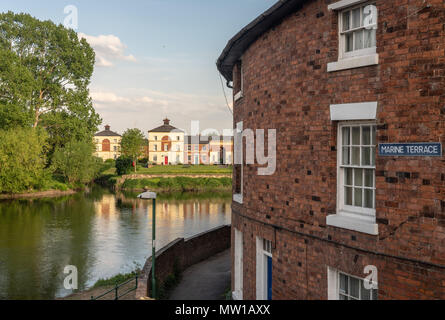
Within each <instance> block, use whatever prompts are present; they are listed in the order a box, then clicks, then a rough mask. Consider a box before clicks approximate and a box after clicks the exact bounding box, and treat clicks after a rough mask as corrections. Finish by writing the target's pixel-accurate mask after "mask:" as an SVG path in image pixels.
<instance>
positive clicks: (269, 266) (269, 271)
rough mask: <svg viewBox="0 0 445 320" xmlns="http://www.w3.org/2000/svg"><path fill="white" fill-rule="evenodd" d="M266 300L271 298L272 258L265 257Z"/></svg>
mask: <svg viewBox="0 0 445 320" xmlns="http://www.w3.org/2000/svg"><path fill="white" fill-rule="evenodd" d="M267 300H272V258H271V257H267Z"/></svg>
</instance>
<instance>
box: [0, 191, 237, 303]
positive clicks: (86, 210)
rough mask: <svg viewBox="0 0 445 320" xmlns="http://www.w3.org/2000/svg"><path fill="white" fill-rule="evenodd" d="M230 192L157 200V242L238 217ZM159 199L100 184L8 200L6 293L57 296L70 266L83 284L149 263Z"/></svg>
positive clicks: (3, 220)
mask: <svg viewBox="0 0 445 320" xmlns="http://www.w3.org/2000/svg"><path fill="white" fill-rule="evenodd" d="M230 205H231V199H230V196H229V195H215V194H210V195H205V194H204V195H193V194H192V195H190V194H179V195H171V196H162V195H161V196H160V198H159V199H158V200H157V211H156V218H157V223H156V227H157V228H156V231H157V249H160V248H161V247H163V246H165V245H166V244H168V243H169V242H171V241H173V240H175V239H177V238H182V237H185V238H187V237H190V236H193V235H196V234H199V233H201V232H205V231H207V230H210V229H212V228H215V227H219V226H222V225H227V224H230V220H231V207H230ZM151 230H152V207H151V201H147V200H137V199H136V194H131V193H126V194H114V193H112V192H110V191H108V190H106V189H102V188H98V187H94V188H93V189H92V190H91V191H90V192H88V193H79V194H76V195H73V196H67V197H62V198H55V199H39V200H8V201H0V299H54V298H59V297H64V296H66V295H68V294H70V293H72V292H71V291H68V290H66V289H64V285H63V281H64V278H65V277H66V275H65V274H64V268H65V267H66V266H68V265H72V266H76V268H77V270H78V283H79V290H84V289H86V288H89V287H91V286H92V285H94V283H95V282H96V281H97V280H98V279H100V278H109V277H111V276H114V275H116V274H119V273H128V272H131V271H133V270H135V269H136V268H142V266H143V265H144V263H145V260H146V259H147V258H148V257H149V256H151Z"/></svg>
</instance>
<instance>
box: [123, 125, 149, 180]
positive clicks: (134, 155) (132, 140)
mask: <svg viewBox="0 0 445 320" xmlns="http://www.w3.org/2000/svg"><path fill="white" fill-rule="evenodd" d="M144 143H145V138H144V134H143V133H142V132H141V130H139V129H128V130H127V131H125V132H124V134H123V135H122V141H121V149H122V154H123V155H124V156H126V157H129V158H131V159H132V160H133V162H134V163H135V164H136V162H137V160H138V158H139V157H140V156H141V155H142V153H143V147H144ZM136 167H137V166H136V165H135V166H134V171H135V172H136V170H137V169H136Z"/></svg>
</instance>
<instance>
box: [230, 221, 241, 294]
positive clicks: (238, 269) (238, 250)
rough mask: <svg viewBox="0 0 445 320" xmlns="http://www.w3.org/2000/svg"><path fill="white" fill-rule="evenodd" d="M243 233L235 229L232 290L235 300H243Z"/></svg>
mask: <svg viewBox="0 0 445 320" xmlns="http://www.w3.org/2000/svg"><path fill="white" fill-rule="evenodd" d="M243 251H244V243H243V233H242V232H241V231H240V230H238V229H235V250H234V255H235V257H234V265H235V268H234V269H235V270H234V280H235V281H234V282H235V288H234V291H233V292H232V297H233V299H234V300H243V278H244V277H243V272H244V270H243V269H244V268H243Z"/></svg>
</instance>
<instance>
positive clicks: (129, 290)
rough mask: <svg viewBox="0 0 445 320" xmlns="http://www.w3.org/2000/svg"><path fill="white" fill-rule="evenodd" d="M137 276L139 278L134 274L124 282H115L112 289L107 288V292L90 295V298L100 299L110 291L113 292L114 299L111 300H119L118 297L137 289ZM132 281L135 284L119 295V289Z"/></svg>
mask: <svg viewBox="0 0 445 320" xmlns="http://www.w3.org/2000/svg"><path fill="white" fill-rule="evenodd" d="M138 278H139V276H136V277H134V278H131V279H130V280H127V281H126V282H124V283H121V284H116V285H115V286H114V288H113V289H111V290H108V291H107V292H105V293H103V294H101V295H100V296H97V297H93V296H91V300H100V299H101V298H103V297H105V296H107V295H109V294H110V293H112V292H114V299H113V300H119V299H120V298H122V297H125V296H126V295H127V294H129V293H131V292H133V291H136V290H137V288H138ZM132 281H135V286H134V287H132V288H130V289H128V290H127V291H125V292H124V293H123V294H121V295H119V289H120V288H122V287H123V286H125V285H127V284H129V283H130V282H132Z"/></svg>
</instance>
